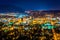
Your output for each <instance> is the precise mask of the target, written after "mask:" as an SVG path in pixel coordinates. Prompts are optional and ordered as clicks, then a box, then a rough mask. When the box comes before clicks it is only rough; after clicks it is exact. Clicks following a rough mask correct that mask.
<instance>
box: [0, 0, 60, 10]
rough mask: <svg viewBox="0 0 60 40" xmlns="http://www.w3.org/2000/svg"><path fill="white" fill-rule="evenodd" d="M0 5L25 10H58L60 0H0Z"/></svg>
mask: <svg viewBox="0 0 60 40" xmlns="http://www.w3.org/2000/svg"><path fill="white" fill-rule="evenodd" d="M0 5H4V6H5V5H7V6H9V5H10V6H12V5H13V6H16V7H17V8H22V9H25V10H60V0H0Z"/></svg>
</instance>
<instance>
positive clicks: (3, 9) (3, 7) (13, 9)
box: [0, 5, 24, 13]
mask: <svg viewBox="0 0 60 40" xmlns="http://www.w3.org/2000/svg"><path fill="white" fill-rule="evenodd" d="M5 12H24V9H22V8H21V7H16V6H14V5H0V13H5Z"/></svg>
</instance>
